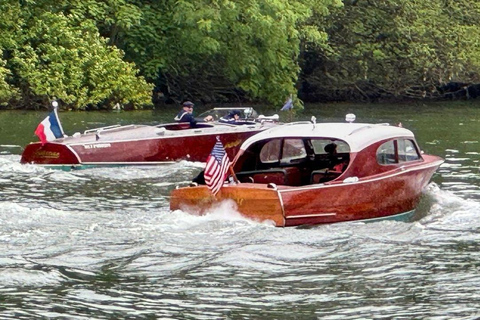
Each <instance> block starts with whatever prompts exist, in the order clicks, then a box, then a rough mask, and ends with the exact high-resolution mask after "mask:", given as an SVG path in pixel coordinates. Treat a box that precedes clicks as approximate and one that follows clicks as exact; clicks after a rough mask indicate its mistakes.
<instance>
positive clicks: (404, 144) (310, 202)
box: [170, 123, 443, 227]
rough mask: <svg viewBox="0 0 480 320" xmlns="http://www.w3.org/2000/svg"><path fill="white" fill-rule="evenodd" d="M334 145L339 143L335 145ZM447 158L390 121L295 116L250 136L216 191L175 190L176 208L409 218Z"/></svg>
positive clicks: (299, 220)
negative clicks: (427, 150)
mask: <svg viewBox="0 0 480 320" xmlns="http://www.w3.org/2000/svg"><path fill="white" fill-rule="evenodd" d="M335 146H336V148H335ZM442 163H443V159H442V158H440V157H437V156H434V155H427V154H423V153H422V152H421V150H420V148H419V146H418V144H417V142H416V140H415V137H414V134H413V133H412V132H411V131H410V130H407V129H405V128H401V127H398V126H390V125H388V124H366V123H317V124H315V123H309V124H308V123H301V124H299V123H297V124H285V125H283V126H282V127H281V128H271V129H268V130H265V131H263V132H261V133H258V134H257V135H255V136H252V137H250V138H249V139H247V140H246V141H245V142H244V143H243V145H242V146H241V149H240V151H239V153H238V155H237V156H236V158H235V159H234V161H233V171H234V173H235V176H236V178H237V179H238V180H237V181H238V182H236V181H235V180H234V179H232V178H233V175H232V176H231V177H230V178H229V179H227V180H228V181H230V182H225V183H224V184H223V186H222V187H221V189H220V191H219V192H218V193H217V194H216V195H215V196H214V195H213V194H212V193H211V192H210V191H209V189H208V188H207V186H206V185H202V184H197V183H192V184H191V185H190V186H186V187H182V188H177V189H175V190H173V191H172V193H171V199H170V208H171V210H178V209H180V210H183V211H186V212H190V213H193V214H204V213H206V212H208V211H209V210H212V209H213V208H214V207H215V206H217V205H219V204H220V203H221V202H222V201H225V200H229V201H233V202H235V204H236V207H237V210H238V211H239V212H240V213H241V214H242V215H244V216H246V217H249V218H251V219H254V220H258V221H265V220H270V221H273V223H274V224H275V225H276V226H282V227H283V226H297V225H305V224H307V225H313V224H324V223H335V222H343V221H353V220H375V219H385V218H391V219H402V218H403V219H408V218H409V217H411V216H412V215H413V213H414V210H415V207H416V205H417V204H418V202H419V199H420V197H421V195H422V191H423V190H424V188H425V187H426V186H427V184H428V183H429V181H430V179H431V177H432V175H433V174H434V173H435V171H436V170H437V168H438V167H439V166H440V165H441V164H442Z"/></svg>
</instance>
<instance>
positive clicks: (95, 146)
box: [83, 143, 112, 149]
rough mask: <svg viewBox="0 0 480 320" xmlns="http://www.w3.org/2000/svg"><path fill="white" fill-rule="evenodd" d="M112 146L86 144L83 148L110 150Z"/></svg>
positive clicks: (108, 144) (107, 144)
mask: <svg viewBox="0 0 480 320" xmlns="http://www.w3.org/2000/svg"><path fill="white" fill-rule="evenodd" d="M111 146H112V145H111V144H110V143H97V144H86V145H84V146H83V147H84V148H85V149H103V148H110V147H111Z"/></svg>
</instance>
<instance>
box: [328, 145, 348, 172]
mask: <svg viewBox="0 0 480 320" xmlns="http://www.w3.org/2000/svg"><path fill="white" fill-rule="evenodd" d="M323 150H325V152H326V153H327V154H328V162H329V165H328V169H329V170H332V171H338V172H343V171H344V170H345V169H346V168H347V164H348V163H347V162H346V161H344V160H343V159H339V158H338V156H337V144H336V143H333V142H332V143H329V144H327V145H326V146H325V147H324V148H323Z"/></svg>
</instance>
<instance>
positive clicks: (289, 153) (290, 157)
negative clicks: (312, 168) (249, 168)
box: [260, 139, 307, 164]
mask: <svg viewBox="0 0 480 320" xmlns="http://www.w3.org/2000/svg"><path fill="white" fill-rule="evenodd" d="M306 157H307V151H306V150H305V143H304V142H303V140H302V139H284V140H283V144H282V139H274V140H271V141H268V142H267V143H266V144H265V145H264V146H263V147H262V149H261V150H260V161H261V162H262V163H264V164H273V163H278V162H280V163H281V164H290V163H293V162H296V161H301V160H303V159H305V158H306Z"/></svg>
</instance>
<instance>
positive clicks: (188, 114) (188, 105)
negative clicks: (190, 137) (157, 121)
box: [174, 101, 197, 128]
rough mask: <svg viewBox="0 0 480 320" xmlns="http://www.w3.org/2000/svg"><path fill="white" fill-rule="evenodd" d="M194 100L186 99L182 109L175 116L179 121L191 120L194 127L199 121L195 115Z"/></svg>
mask: <svg viewBox="0 0 480 320" xmlns="http://www.w3.org/2000/svg"><path fill="white" fill-rule="evenodd" d="M192 113H193V102H191V101H185V102H184V103H182V110H180V112H179V113H178V114H177V116H176V117H175V118H174V120H175V121H178V122H190V126H191V127H192V128H193V127H195V125H196V124H197V121H196V120H195V118H194V117H193V114H192Z"/></svg>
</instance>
